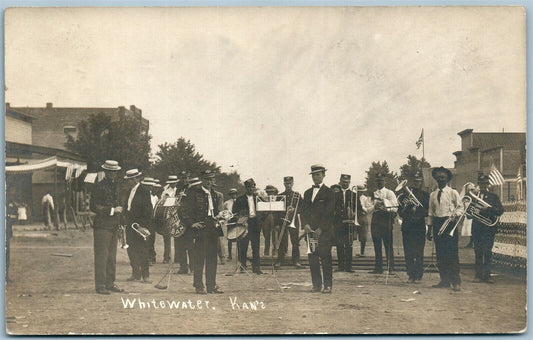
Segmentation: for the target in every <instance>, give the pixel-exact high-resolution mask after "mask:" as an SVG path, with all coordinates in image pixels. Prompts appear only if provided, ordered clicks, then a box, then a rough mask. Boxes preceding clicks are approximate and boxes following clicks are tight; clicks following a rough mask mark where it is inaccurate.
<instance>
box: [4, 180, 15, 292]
mask: <svg viewBox="0 0 533 340" xmlns="http://www.w3.org/2000/svg"><path fill="white" fill-rule="evenodd" d="M15 191H16V189H15V187H14V186H10V187H9V188H7V195H6V282H11V279H10V278H9V253H10V250H9V243H10V239H11V237H13V223H14V222H15V221H16V220H17V219H18V214H17V212H18V209H17V203H16V202H15Z"/></svg>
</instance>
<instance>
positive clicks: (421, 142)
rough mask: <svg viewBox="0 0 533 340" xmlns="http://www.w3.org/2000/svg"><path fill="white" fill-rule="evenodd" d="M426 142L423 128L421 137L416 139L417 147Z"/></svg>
mask: <svg viewBox="0 0 533 340" xmlns="http://www.w3.org/2000/svg"><path fill="white" fill-rule="evenodd" d="M422 144H424V129H422V133H421V134H420V138H418V140H417V141H416V149H417V150H418V149H420V146H421V145H422Z"/></svg>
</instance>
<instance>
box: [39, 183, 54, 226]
mask: <svg viewBox="0 0 533 340" xmlns="http://www.w3.org/2000/svg"><path fill="white" fill-rule="evenodd" d="M41 205H42V206H43V219H44V226H45V227H46V228H47V229H51V228H52V224H53V222H52V216H54V209H55V208H54V198H53V197H52V195H51V194H50V190H48V191H47V192H46V194H45V195H44V196H43V199H42V200H41Z"/></svg>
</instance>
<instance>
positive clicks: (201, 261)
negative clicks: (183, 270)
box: [193, 226, 218, 290]
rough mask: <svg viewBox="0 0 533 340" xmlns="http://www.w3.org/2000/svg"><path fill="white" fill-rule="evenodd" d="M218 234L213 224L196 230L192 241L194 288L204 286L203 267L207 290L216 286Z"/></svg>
mask: <svg viewBox="0 0 533 340" xmlns="http://www.w3.org/2000/svg"><path fill="white" fill-rule="evenodd" d="M217 244H218V234H217V232H216V230H215V228H214V226H206V227H205V228H203V229H200V230H199V231H198V237H197V238H196V240H195V242H194V282H193V286H194V287H195V288H204V283H203V273H204V267H205V285H206V287H207V290H212V289H214V288H215V286H216V276H217Z"/></svg>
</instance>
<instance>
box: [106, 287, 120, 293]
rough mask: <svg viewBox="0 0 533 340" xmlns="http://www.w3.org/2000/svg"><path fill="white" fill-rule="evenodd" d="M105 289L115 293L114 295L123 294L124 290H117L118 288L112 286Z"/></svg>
mask: <svg viewBox="0 0 533 340" xmlns="http://www.w3.org/2000/svg"><path fill="white" fill-rule="evenodd" d="M106 289H107V290H108V291H110V292H115V293H123V292H124V289H122V288H119V286H117V285H112V286H111V287H106Z"/></svg>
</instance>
